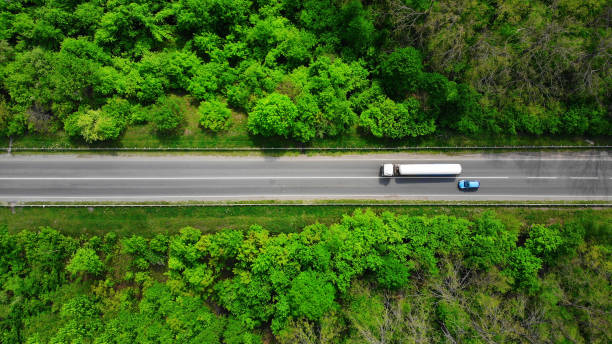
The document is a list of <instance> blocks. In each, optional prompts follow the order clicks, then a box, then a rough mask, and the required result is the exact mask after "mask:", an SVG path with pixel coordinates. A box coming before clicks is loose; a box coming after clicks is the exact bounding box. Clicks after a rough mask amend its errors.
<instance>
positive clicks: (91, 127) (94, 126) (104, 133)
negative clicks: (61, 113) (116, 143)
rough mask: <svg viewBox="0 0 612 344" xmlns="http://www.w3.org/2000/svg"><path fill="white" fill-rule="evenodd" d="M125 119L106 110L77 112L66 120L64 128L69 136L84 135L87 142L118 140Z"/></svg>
mask: <svg viewBox="0 0 612 344" xmlns="http://www.w3.org/2000/svg"><path fill="white" fill-rule="evenodd" d="M124 128H125V121H123V120H121V119H118V118H117V117H115V116H113V115H112V114H110V113H108V112H106V111H104V110H86V111H83V112H76V113H74V114H72V115H71V116H69V117H68V118H67V119H66V120H65V121H64V130H66V133H67V134H68V135H69V136H78V135H80V136H82V137H83V138H84V139H85V141H86V142H88V143H93V142H97V141H107V140H116V139H117V138H118V137H119V135H120V134H121V132H122V131H123V129H124Z"/></svg>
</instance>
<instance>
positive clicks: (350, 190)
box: [0, 151, 612, 202]
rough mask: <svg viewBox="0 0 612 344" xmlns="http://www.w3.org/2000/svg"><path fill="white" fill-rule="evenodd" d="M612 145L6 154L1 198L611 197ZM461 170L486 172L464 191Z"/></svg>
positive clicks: (0, 168) (0, 163) (471, 174)
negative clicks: (468, 150)
mask: <svg viewBox="0 0 612 344" xmlns="http://www.w3.org/2000/svg"><path fill="white" fill-rule="evenodd" d="M382 163H460V164H461V165H462V166H463V173H462V174H461V175H460V176H459V177H457V178H454V177H451V178H448V177H400V178H392V179H387V178H380V177H379V168H380V165H381V164H382ZM611 171H612V157H611V156H609V154H608V152H605V151H604V152H601V151H599V152H588V153H587V152H583V153H573V154H570V153H565V154H557V153H522V154H480V155H479V154H473V155H455V156H453V155H441V154H440V155H437V154H436V155H415V154H412V155H410V154H388V155H359V156H320V157H282V158H273V157H207V156H160V157H154V156H153V157H152V156H140V157H127V156H119V157H113V156H79V155H73V156H67V155H66V156H58V155H29V156H24V155H18V156H9V155H5V156H2V157H0V201H3V202H26V201H179V200H181V201H183V200H201V201H202V200H205V201H212V200H261V199H280V200H288V199H388V200H392V199H420V200H604V201H609V200H611V199H612V196H611V194H612V172H611ZM459 179H478V180H480V181H481V188H480V190H479V191H477V192H461V191H459V190H458V189H457V180H459Z"/></svg>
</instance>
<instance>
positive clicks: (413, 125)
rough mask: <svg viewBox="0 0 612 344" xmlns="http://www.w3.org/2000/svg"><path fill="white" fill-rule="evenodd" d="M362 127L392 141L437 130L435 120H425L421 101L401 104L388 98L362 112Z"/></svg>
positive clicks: (411, 99) (413, 100)
mask: <svg viewBox="0 0 612 344" xmlns="http://www.w3.org/2000/svg"><path fill="white" fill-rule="evenodd" d="M360 125H361V126H362V127H364V128H366V129H368V130H369V131H370V132H371V133H372V135H374V136H376V137H386V138H392V139H402V138H405V137H407V136H412V137H417V136H422V135H428V134H431V133H433V132H434V131H435V130H436V125H435V124H434V120H433V119H432V118H430V119H426V118H425V116H424V113H423V111H422V110H421V108H420V104H419V101H418V100H416V99H414V98H410V99H408V100H407V101H406V102H404V103H399V104H398V103H395V102H394V101H393V100H391V99H388V98H387V99H385V101H383V102H382V103H380V104H378V105H375V106H372V107H370V108H369V109H368V110H366V111H364V112H362V113H361V116H360Z"/></svg>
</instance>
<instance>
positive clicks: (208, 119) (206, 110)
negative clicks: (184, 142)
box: [198, 100, 232, 132]
mask: <svg viewBox="0 0 612 344" xmlns="http://www.w3.org/2000/svg"><path fill="white" fill-rule="evenodd" d="M198 111H199V113H200V125H201V126H202V127H203V128H206V129H209V130H211V131H215V132H217V131H221V130H227V129H228V128H229V127H230V126H231V124H232V123H231V117H230V116H231V115H232V111H231V110H230V109H229V108H228V107H227V104H225V103H222V102H220V101H217V100H211V101H207V102H203V103H202V104H200V107H199V108H198Z"/></svg>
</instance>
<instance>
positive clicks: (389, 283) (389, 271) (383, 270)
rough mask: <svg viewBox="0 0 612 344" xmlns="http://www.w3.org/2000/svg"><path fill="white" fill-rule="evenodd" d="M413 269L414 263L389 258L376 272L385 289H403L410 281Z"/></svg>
mask: <svg viewBox="0 0 612 344" xmlns="http://www.w3.org/2000/svg"><path fill="white" fill-rule="evenodd" d="M409 263H410V264H409ZM411 269H414V264H413V263H412V262H402V261H400V260H399V259H397V258H393V257H389V256H387V257H385V258H384V259H383V264H382V265H381V266H380V267H379V268H378V270H377V271H376V280H377V281H378V284H380V285H381V286H382V287H383V288H388V289H398V288H402V287H404V286H406V285H408V282H409V281H410V270H411Z"/></svg>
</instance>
